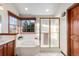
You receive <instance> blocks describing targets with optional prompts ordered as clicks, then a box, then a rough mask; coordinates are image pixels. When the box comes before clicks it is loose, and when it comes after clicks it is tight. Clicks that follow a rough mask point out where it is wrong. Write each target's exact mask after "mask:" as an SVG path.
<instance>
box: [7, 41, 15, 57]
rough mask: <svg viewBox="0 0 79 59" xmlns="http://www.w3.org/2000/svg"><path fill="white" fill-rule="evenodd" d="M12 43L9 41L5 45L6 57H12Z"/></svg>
mask: <svg viewBox="0 0 79 59" xmlns="http://www.w3.org/2000/svg"><path fill="white" fill-rule="evenodd" d="M14 48H15V47H14V41H11V42H9V43H7V51H8V52H7V55H8V56H13V55H14Z"/></svg>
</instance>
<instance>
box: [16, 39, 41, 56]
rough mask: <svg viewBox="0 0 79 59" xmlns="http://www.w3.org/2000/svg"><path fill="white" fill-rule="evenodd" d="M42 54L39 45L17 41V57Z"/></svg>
mask: <svg viewBox="0 0 79 59" xmlns="http://www.w3.org/2000/svg"><path fill="white" fill-rule="evenodd" d="M39 52H40V47H39V45H36V44H34V43H26V41H24V40H21V41H16V55H17V56H34V55H36V54H38V53H39Z"/></svg>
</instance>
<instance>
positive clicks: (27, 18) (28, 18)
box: [20, 17, 36, 34]
mask: <svg viewBox="0 0 79 59" xmlns="http://www.w3.org/2000/svg"><path fill="white" fill-rule="evenodd" d="M23 20H34V21H35V23H36V18H31V17H26V18H22V19H20V33H22V34H32V33H35V32H36V30H35V28H36V26H35V23H34V32H23V31H22V28H21V26H22V25H21V22H22V21H23Z"/></svg>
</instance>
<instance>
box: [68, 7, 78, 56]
mask: <svg viewBox="0 0 79 59" xmlns="http://www.w3.org/2000/svg"><path fill="white" fill-rule="evenodd" d="M68 55H72V56H79V5H76V6H75V7H73V8H72V9H70V10H68Z"/></svg>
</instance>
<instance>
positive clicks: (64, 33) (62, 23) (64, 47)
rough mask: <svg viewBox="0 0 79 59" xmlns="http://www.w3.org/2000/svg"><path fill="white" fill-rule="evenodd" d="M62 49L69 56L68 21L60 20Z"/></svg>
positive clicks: (64, 18) (62, 18) (63, 18)
mask: <svg viewBox="0 0 79 59" xmlns="http://www.w3.org/2000/svg"><path fill="white" fill-rule="evenodd" d="M60 48H61V50H62V51H63V52H64V53H65V54H66V55H67V19H66V16H65V17H61V19H60Z"/></svg>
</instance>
